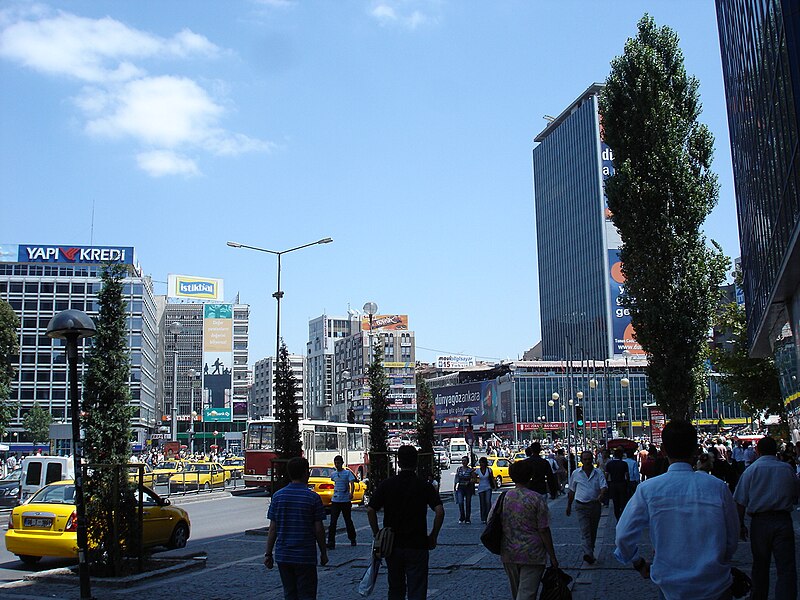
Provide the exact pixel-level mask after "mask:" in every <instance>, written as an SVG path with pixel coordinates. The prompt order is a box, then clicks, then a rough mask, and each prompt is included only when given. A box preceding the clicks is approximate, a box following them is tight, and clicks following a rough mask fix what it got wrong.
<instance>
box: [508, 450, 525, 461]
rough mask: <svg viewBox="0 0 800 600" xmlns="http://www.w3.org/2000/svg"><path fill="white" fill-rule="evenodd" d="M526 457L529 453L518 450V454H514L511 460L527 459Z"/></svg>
mask: <svg viewBox="0 0 800 600" xmlns="http://www.w3.org/2000/svg"><path fill="white" fill-rule="evenodd" d="M526 458H528V455H527V454H525V453H524V452H517V453H516V454H514V456H513V457H512V459H511V460H512V461H518V460H525V459H526Z"/></svg>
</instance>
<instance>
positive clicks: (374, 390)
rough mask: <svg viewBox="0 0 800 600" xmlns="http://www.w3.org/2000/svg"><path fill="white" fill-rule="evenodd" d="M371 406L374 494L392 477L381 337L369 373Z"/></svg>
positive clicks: (387, 389) (387, 387)
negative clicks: (381, 484)
mask: <svg viewBox="0 0 800 600" xmlns="http://www.w3.org/2000/svg"><path fill="white" fill-rule="evenodd" d="M367 384H368V386H369V393H370V405H371V407H372V410H371V415H370V423H369V488H370V490H371V491H372V492H374V491H375V490H376V489H377V488H378V485H379V484H380V483H381V482H382V481H383V480H385V479H386V478H387V477H388V476H389V425H388V423H387V421H388V420H389V382H388V381H387V379H386V371H385V369H384V368H383V344H382V342H381V336H380V335H378V336H377V339H376V340H375V344H374V345H373V347H372V362H371V363H370V365H369V369H368V370H367Z"/></svg>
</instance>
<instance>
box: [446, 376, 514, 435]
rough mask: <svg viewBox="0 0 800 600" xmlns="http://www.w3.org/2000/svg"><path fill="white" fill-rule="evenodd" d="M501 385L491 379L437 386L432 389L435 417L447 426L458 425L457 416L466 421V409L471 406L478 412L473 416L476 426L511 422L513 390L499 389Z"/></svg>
mask: <svg viewBox="0 0 800 600" xmlns="http://www.w3.org/2000/svg"><path fill="white" fill-rule="evenodd" d="M502 387H503V386H498V384H497V382H496V381H495V380H494V379H492V380H488V381H479V382H474V383H463V384H461V385H450V386H446V387H441V388H434V389H432V390H431V393H432V394H433V404H434V412H435V415H436V420H437V421H439V422H440V423H441V424H442V425H444V426H449V425H451V424H452V425H455V424H456V423H457V421H456V420H457V419H461V422H462V423H465V422H466V419H465V417H464V411H465V410H466V409H468V408H469V409H472V410H474V411H475V412H476V413H477V414H476V415H475V416H473V417H472V425H473V427H478V426H480V425H488V424H497V423H510V422H511V420H512V417H511V402H512V394H511V393H510V391H509V390H502V389H498V388H502ZM445 420H446V421H447V422H445Z"/></svg>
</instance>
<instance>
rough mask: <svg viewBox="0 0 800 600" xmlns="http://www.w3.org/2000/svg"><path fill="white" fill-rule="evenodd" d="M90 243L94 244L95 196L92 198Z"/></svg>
mask: <svg viewBox="0 0 800 600" xmlns="http://www.w3.org/2000/svg"><path fill="white" fill-rule="evenodd" d="M89 245H90V246H92V245H94V198H92V226H91V228H90V229H89Z"/></svg>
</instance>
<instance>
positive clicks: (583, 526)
mask: <svg viewBox="0 0 800 600" xmlns="http://www.w3.org/2000/svg"><path fill="white" fill-rule="evenodd" d="M575 516H576V517H578V527H579V528H580V532H581V543H582V546H583V553H584V554H586V555H588V556H592V557H593V556H594V544H595V542H596V541H597V527H598V526H599V525H600V502H599V501H597V500H595V501H593V502H586V503H583V502H578V501H577V500H576V501H575Z"/></svg>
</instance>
